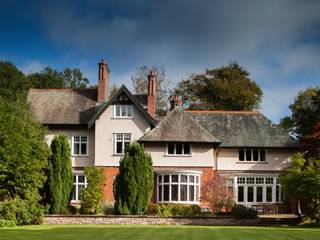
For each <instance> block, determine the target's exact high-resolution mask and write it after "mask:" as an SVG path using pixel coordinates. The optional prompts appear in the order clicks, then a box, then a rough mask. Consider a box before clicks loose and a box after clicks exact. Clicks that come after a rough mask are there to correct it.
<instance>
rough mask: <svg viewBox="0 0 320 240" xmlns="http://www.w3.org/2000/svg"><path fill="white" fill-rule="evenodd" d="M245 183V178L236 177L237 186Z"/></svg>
mask: <svg viewBox="0 0 320 240" xmlns="http://www.w3.org/2000/svg"><path fill="white" fill-rule="evenodd" d="M245 181H246V178H244V177H238V178H237V183H238V184H245Z"/></svg>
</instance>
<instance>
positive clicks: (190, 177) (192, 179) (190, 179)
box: [189, 175, 194, 183]
mask: <svg viewBox="0 0 320 240" xmlns="http://www.w3.org/2000/svg"><path fill="white" fill-rule="evenodd" d="M189 183H194V176H192V175H190V176H189Z"/></svg>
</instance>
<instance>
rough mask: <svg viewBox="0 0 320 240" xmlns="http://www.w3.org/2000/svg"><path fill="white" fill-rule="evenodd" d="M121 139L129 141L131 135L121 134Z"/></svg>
mask: <svg viewBox="0 0 320 240" xmlns="http://www.w3.org/2000/svg"><path fill="white" fill-rule="evenodd" d="M123 139H124V140H125V141H129V142H130V141H131V134H129V133H126V134H123Z"/></svg>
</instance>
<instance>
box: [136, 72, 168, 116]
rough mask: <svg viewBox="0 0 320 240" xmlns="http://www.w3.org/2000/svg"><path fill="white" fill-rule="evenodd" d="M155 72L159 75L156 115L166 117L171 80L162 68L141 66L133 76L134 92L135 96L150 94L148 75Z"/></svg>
mask: <svg viewBox="0 0 320 240" xmlns="http://www.w3.org/2000/svg"><path fill="white" fill-rule="evenodd" d="M151 70H153V71H155V72H156V73H157V96H156V97H157V98H156V114H157V115H158V116H164V115H165V114H166V112H167V111H168V104H167V102H168V97H169V84H170V82H171V81H170V79H169V77H168V76H167V72H166V71H165V69H164V68H162V67H155V66H153V67H151V68H149V67H147V66H140V67H138V68H137V70H136V72H135V74H134V75H133V76H131V81H132V85H133V90H134V93H135V94H148V75H149V73H150V71H151Z"/></svg>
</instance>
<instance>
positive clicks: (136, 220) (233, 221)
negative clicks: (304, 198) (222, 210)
mask: <svg viewBox="0 0 320 240" xmlns="http://www.w3.org/2000/svg"><path fill="white" fill-rule="evenodd" d="M44 224H144V225H207V226H235V225H236V226H247V225H250V226H253V225H258V224H259V219H237V218H233V217H222V216H221V217H220V216H218V217H168V218H163V217H156V216H112V215H107V216H105V215H101V216H99V215H92V216H88V215H46V217H45V220H44Z"/></svg>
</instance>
